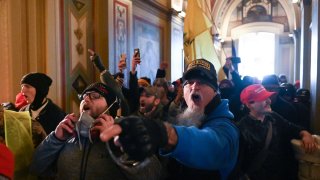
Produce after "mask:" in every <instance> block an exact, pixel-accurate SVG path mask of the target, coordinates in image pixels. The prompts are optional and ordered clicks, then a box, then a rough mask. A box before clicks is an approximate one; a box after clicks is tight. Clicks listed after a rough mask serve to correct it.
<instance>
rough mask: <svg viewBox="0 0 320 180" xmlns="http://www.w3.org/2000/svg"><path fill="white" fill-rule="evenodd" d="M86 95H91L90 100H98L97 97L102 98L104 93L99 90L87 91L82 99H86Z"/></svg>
mask: <svg viewBox="0 0 320 180" xmlns="http://www.w3.org/2000/svg"><path fill="white" fill-rule="evenodd" d="M86 97H89V99H90V100H96V99H100V98H101V97H102V95H101V94H99V93H97V92H94V91H91V92H86V93H85V94H84V95H83V96H82V99H85V98H86Z"/></svg>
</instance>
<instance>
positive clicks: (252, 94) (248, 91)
mask: <svg viewBox="0 0 320 180" xmlns="http://www.w3.org/2000/svg"><path fill="white" fill-rule="evenodd" d="M273 94H275V92H269V91H267V90H266V89H265V88H264V87H263V86H262V85H261V84H253V85H250V86H248V87H246V88H244V89H243V90H242V92H241V94H240V99H241V102H242V103H243V104H247V103H249V102H260V101H264V100H266V99H268V98H269V97H270V96H272V95H273Z"/></svg>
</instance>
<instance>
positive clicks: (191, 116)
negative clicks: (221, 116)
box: [175, 107, 206, 127]
mask: <svg viewBox="0 0 320 180" xmlns="http://www.w3.org/2000/svg"><path fill="white" fill-rule="evenodd" d="M205 118H206V115H205V114H204V112H203V111H201V110H200V108H193V109H191V108H189V107H188V108H187V109H185V110H184V111H183V112H182V113H181V114H179V115H178V116H177V119H176V123H175V124H177V125H182V126H195V127H200V126H201V125H202V124H203V122H204V120H205Z"/></svg>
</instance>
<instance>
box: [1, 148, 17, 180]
mask: <svg viewBox="0 0 320 180" xmlns="http://www.w3.org/2000/svg"><path fill="white" fill-rule="evenodd" d="M13 171H14V156H13V153H12V152H11V151H10V149H9V148H7V146H5V145H4V144H0V174H1V175H4V176H6V177H8V178H10V179H13Z"/></svg>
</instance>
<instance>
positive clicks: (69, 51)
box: [62, 0, 94, 112]
mask: <svg viewBox="0 0 320 180" xmlns="http://www.w3.org/2000/svg"><path fill="white" fill-rule="evenodd" d="M62 9H63V16H62V17H63V20H62V22H63V26H64V27H63V38H64V40H63V41H62V42H64V45H63V46H64V48H62V49H63V50H64V52H63V53H64V57H63V58H64V61H63V66H64V69H65V71H64V72H63V73H65V74H63V75H62V77H65V83H64V84H65V87H62V88H64V90H65V91H64V92H66V93H65V97H63V98H64V99H65V102H64V104H66V105H67V107H66V110H67V112H78V111H79V102H80V101H79V99H78V94H81V92H82V91H83V90H84V88H85V87H86V86H87V85H89V84H91V83H92V82H93V81H94V68H93V66H92V64H91V62H90V61H89V59H88V53H87V49H88V48H92V46H93V45H92V44H93V32H92V31H93V25H92V24H93V23H92V20H93V18H92V16H93V15H92V14H93V6H92V1H91V0H82V1H80V0H68V1H63V8H62Z"/></svg>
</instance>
